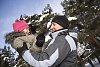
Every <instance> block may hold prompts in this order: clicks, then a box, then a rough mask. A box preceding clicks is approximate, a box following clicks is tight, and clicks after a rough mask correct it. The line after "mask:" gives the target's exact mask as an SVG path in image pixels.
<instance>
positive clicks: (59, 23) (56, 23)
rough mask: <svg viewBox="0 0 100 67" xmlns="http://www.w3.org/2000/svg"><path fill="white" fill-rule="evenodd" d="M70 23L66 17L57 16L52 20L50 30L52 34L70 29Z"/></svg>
mask: <svg viewBox="0 0 100 67" xmlns="http://www.w3.org/2000/svg"><path fill="white" fill-rule="evenodd" d="M68 26H69V22H68V19H67V17H66V16H64V15H57V16H55V17H54V18H53V19H52V22H51V26H50V30H51V31H52V32H54V31H57V30H60V29H68Z"/></svg>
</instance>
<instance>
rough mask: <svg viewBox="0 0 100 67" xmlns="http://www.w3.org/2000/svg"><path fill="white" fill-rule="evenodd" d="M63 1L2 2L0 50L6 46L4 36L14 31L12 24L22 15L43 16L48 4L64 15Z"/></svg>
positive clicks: (7, 0)
mask: <svg viewBox="0 0 100 67" xmlns="http://www.w3.org/2000/svg"><path fill="white" fill-rule="evenodd" d="M62 1H63V0H0V48H3V46H4V45H6V44H5V42H4V36H5V34H6V33H8V32H11V31H13V29H12V23H13V22H14V21H15V19H17V18H19V17H20V15H21V14H26V15H32V14H41V12H42V10H43V9H44V7H45V6H46V5H47V4H50V6H51V8H52V9H53V11H54V12H57V13H60V14H62V11H63V7H62V6H61V4H60V3H61V2H62Z"/></svg>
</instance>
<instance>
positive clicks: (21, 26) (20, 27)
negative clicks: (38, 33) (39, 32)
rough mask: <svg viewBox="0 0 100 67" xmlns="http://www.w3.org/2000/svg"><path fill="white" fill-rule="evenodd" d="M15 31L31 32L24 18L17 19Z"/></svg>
mask: <svg viewBox="0 0 100 67" xmlns="http://www.w3.org/2000/svg"><path fill="white" fill-rule="evenodd" d="M13 30H14V32H24V33H25V34H29V26H28V24H27V23H26V21H24V20H16V21H15V22H14V23H13Z"/></svg>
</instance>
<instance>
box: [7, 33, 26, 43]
mask: <svg viewBox="0 0 100 67" xmlns="http://www.w3.org/2000/svg"><path fill="white" fill-rule="evenodd" d="M20 36H25V34H24V33H23V32H10V33H7V34H6V35H5V43H6V44H13V41H14V40H15V38H17V37H20Z"/></svg>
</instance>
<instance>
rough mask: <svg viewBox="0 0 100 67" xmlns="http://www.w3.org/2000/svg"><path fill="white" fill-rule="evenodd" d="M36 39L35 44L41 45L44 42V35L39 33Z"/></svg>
mask: <svg viewBox="0 0 100 67" xmlns="http://www.w3.org/2000/svg"><path fill="white" fill-rule="evenodd" d="M36 39H37V41H36V45H37V46H38V47H42V46H43V44H44V42H45V36H44V33H40V34H39V35H38V36H37V37H36Z"/></svg>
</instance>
